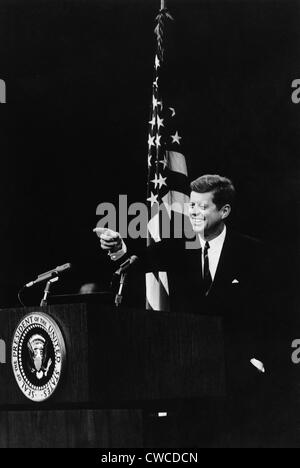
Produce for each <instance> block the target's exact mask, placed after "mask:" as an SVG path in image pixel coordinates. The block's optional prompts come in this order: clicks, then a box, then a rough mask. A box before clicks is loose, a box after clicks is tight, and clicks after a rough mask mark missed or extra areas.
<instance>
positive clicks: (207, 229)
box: [189, 192, 224, 238]
mask: <svg viewBox="0 0 300 468" xmlns="http://www.w3.org/2000/svg"><path fill="white" fill-rule="evenodd" d="M213 199H214V195H213V192H206V193H197V192H191V195H190V202H189V217H190V220H191V223H192V227H193V230H194V232H196V233H199V234H200V235H201V237H203V238H207V237H209V236H210V235H212V234H214V233H218V231H220V228H221V227H222V226H223V217H224V213H223V209H221V210H218V208H217V207H216V205H215V204H214V201H213Z"/></svg>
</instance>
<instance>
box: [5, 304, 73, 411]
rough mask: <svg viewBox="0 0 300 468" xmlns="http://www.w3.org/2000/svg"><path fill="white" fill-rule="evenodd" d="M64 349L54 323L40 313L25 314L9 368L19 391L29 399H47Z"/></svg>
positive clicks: (60, 367)
mask: <svg viewBox="0 0 300 468" xmlns="http://www.w3.org/2000/svg"><path fill="white" fill-rule="evenodd" d="M65 355H66V348H65V343H64V339H63V336H62V333H61V331H60V329H59V327H58V325H57V324H56V322H55V321H54V320H53V319H52V318H51V317H49V316H48V315H46V314H44V313H42V312H32V313H31V314H28V315H26V316H25V317H24V318H23V319H22V320H21V322H20V323H19V324H18V326H17V328H16V330H15V333H14V336H13V343H12V353H11V359H12V368H13V372H14V376H15V379H16V381H17V383H18V386H19V387H20V390H21V391H22V393H23V394H24V395H25V396H26V397H27V398H28V399H29V400H32V401H36V402H41V401H45V400H47V399H48V398H49V397H51V396H52V395H53V393H54V392H55V390H56V388H57V386H58V384H59V382H60V380H61V377H62V373H63V368H64V363H65Z"/></svg>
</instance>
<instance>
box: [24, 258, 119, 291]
mask: <svg viewBox="0 0 300 468" xmlns="http://www.w3.org/2000/svg"><path fill="white" fill-rule="evenodd" d="M121 266H122V265H121ZM70 268H71V263H64V265H59V266H57V267H56V268H53V270H49V271H46V272H45V273H42V274H41V275H39V276H38V277H37V279H35V280H34V281H30V283H27V284H25V288H31V286H33V285H34V284H37V283H41V282H42V281H47V280H48V279H51V278H53V277H54V276H56V275H59V273H62V272H63V271H66V270H69V269H70Z"/></svg>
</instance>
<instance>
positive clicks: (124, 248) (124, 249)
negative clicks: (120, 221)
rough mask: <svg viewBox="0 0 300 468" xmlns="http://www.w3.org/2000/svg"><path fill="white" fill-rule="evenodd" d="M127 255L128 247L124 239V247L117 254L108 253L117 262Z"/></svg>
mask: <svg viewBox="0 0 300 468" xmlns="http://www.w3.org/2000/svg"><path fill="white" fill-rule="evenodd" d="M126 253H127V247H126V244H125V242H124V241H123V239H122V247H121V248H120V249H119V250H118V251H117V252H108V255H109V256H110V259H111V260H113V261H114V262H116V261H117V260H119V259H120V258H122V257H123V256H124V255H125V254H126Z"/></svg>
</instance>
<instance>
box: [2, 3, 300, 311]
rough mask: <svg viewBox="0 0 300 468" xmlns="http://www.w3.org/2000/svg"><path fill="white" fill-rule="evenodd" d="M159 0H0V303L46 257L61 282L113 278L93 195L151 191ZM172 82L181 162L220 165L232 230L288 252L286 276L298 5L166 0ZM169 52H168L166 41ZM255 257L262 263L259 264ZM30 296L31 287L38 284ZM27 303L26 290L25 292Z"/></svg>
mask: <svg viewBox="0 0 300 468" xmlns="http://www.w3.org/2000/svg"><path fill="white" fill-rule="evenodd" d="M159 6H160V2H159V0H147V1H146V0H144V1H141V0H140V1H137V0H135V1H132V0H127V1H125V0H101V1H100V0H72V1H71V0H70V1H62V0H59V1H56V0H43V1H42V0H40V1H32V0H11V1H8V0H1V4H0V78H2V79H4V80H5V81H6V84H7V104H5V105H1V106H0V118H1V126H0V151H1V171H0V194H1V195H0V206H1V217H0V261H1V268H0V301H1V305H2V306H7V305H13V304H15V303H16V302H17V298H16V296H17V291H18V289H19V287H21V285H23V284H24V283H26V282H27V281H29V280H31V279H33V278H35V276H36V274H39V273H41V272H43V271H46V270H48V269H50V268H52V267H54V266H56V265H57V264H61V263H65V262H69V261H70V262H72V263H73V265H74V269H73V273H72V274H70V275H69V276H68V278H67V277H65V279H64V281H63V282H62V284H61V285H60V286H59V287H58V288H57V289H56V290H57V291H60V292H62V291H63V292H72V291H73V292H76V291H77V290H78V287H79V285H80V284H81V283H83V282H86V281H91V280H95V281H98V280H100V279H101V278H108V277H109V274H110V273H109V269H108V268H109V267H108V265H107V261H106V258H105V256H104V254H103V253H102V252H100V249H99V247H98V239H97V237H96V236H95V235H94V234H93V233H92V229H93V227H94V226H95V225H96V223H97V221H98V219H99V218H97V216H96V207H97V205H98V204H99V203H101V202H114V203H116V202H117V201H118V195H119V194H128V199H129V202H130V201H144V200H145V198H146V175H147V132H148V125H147V122H148V120H149V118H148V117H149V104H150V99H151V92H152V88H151V85H152V73H153V59H154V50H155V49H154V47H155V43H154V36H153V29H154V19H155V16H156V14H157V12H158V10H159ZM168 6H169V9H170V11H171V13H172V14H173V16H174V17H175V20H176V22H175V33H174V40H173V52H172V54H173V55H172V60H173V62H174V63H175V61H176V72H175V73H173V74H172V75H170V86H174V87H176V89H177V90H178V95H177V98H178V102H179V106H178V109H179V110H180V116H181V120H182V122H183V127H184V128H182V129H181V134H182V135H183V137H184V142H185V155H186V159H187V163H188V169H189V174H190V177H191V178H195V177H197V176H198V175H200V174H203V173H206V172H210V173H214V172H217V173H222V174H224V175H227V176H229V177H231V178H232V179H233V180H234V182H235V184H236V187H237V190H238V193H239V197H238V199H239V202H238V207H237V211H236V214H235V217H234V219H233V224H234V227H235V228H237V229H238V230H239V231H241V232H245V233H248V234H251V235H254V236H256V237H260V238H262V239H263V240H265V241H266V242H267V243H269V244H272V245H273V246H274V247H273V248H275V249H280V250H282V251H283V255H284V257H285V258H287V259H288V265H289V267H288V271H283V269H282V266H281V267H280V268H279V271H280V273H279V274H282V275H287V274H288V275H289V276H290V277H291V284H294V283H295V285H296V278H297V275H296V264H297V250H298V246H299V244H298V237H299V230H298V220H299V190H298V188H299V163H298V160H299V144H300V141H299V134H300V119H299V113H300V105H299V106H297V105H295V104H293V103H292V101H291V94H292V88H291V83H292V81H293V80H294V79H296V78H300V28H299V24H300V3H299V1H294V0H293V1H289V0H277V1H275V0H266V1H264V0H249V1H246V0H243V1H242V0H232V1H225V0H209V1H204V0H203V1H202V0H201V1H200V0H197V1H196V0H195V1H191V0H181V1H179V0H169V2H168ZM174 51H175V53H174ZM258 269H259V266H258ZM34 294H36V301H38V300H39V299H40V294H41V292H40V290H38V289H36V290H35V293H34ZM31 300H32V298H31Z"/></svg>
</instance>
